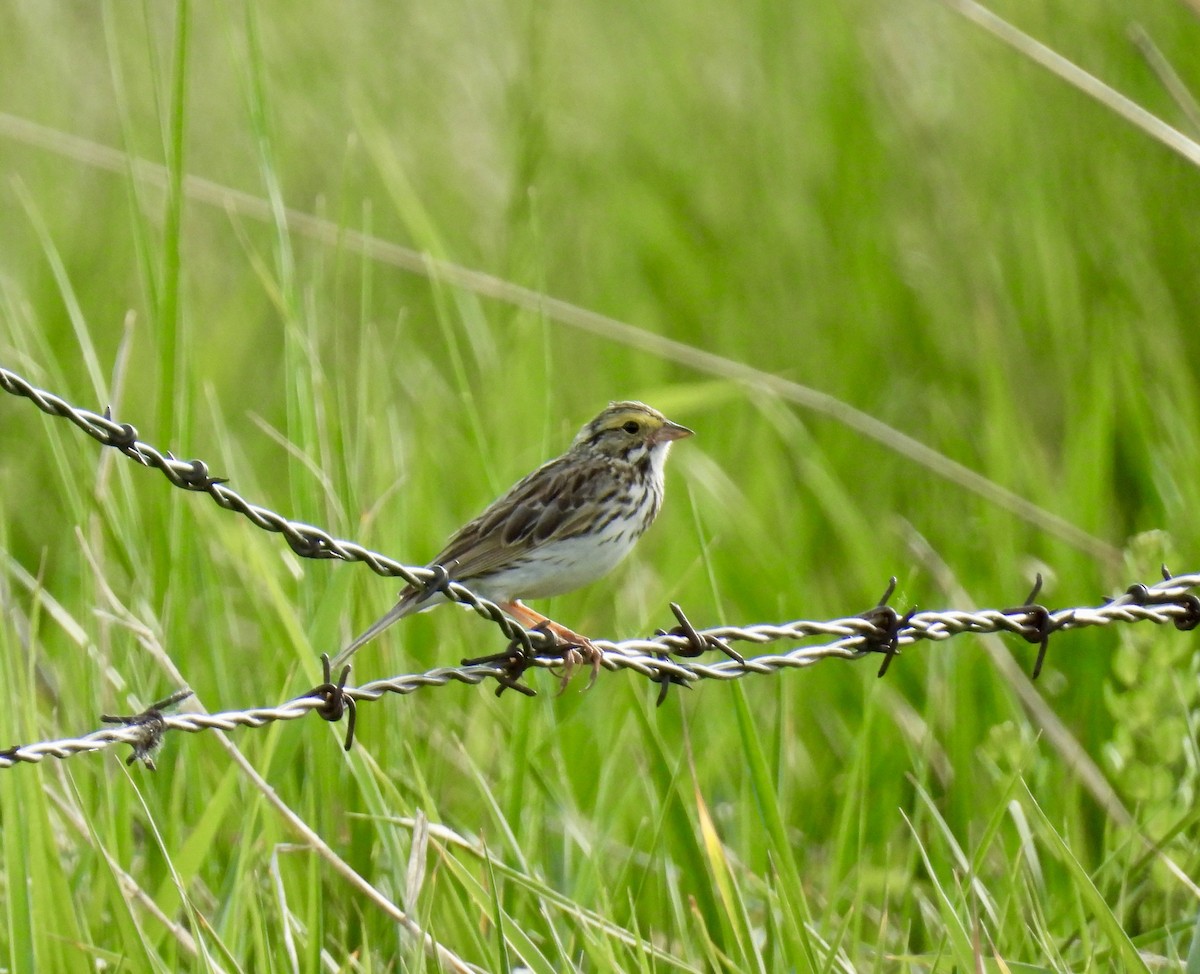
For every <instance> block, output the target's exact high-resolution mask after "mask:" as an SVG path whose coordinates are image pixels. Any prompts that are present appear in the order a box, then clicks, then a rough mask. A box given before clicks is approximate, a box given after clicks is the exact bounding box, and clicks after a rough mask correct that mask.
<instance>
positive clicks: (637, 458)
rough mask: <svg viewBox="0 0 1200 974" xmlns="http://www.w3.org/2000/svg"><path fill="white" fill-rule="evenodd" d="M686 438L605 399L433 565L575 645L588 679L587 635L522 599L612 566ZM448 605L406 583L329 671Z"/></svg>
mask: <svg viewBox="0 0 1200 974" xmlns="http://www.w3.org/2000/svg"><path fill="white" fill-rule="evenodd" d="M691 435H692V431H691V430H690V429H688V428H687V427H686V426H680V425H679V424H678V423H673V422H671V421H670V420H669V419H667V418H666V417H665V416H664V415H663V414H662V413H660V412H658V410H656V409H651V408H650V407H649V406H647V405H645V404H644V403H640V402H614V403H610V404H609V405H608V407H607V408H606V409H605V410H604V411H603V412H601V413H600V415H599V416H597V417H596V418H595V419H593V420H592V421H591V422H590V423H588V424H587V425H586V426H584V427H583V429H581V430H580V431H579V434H578V435H577V436H576V437H575V440H574V442H572V444H571V447H570V449H568V450H567V452H566V453H564V454H563V455H562V456H560V457H557V458H555V459H554V460H551V461H550V462H549V463H546V464H543V465H542V466H540V467H538V468H537V470H535V471H533V473H531V474H529V475H528V476H527V477H525V479H523V480H521V481H519V482H518V483H517V484H515V485H513V486H512V487H511V488H510V489H509V490H508V492H507V493H505V494H504V495H503V496H502V497H500V498H499V499H498V500H496V501H495V502H493V503H492V505H491V506H490V507H488V509H487V510H485V511H484V512H483V513H482V514H480V515H479V516H478V517H477V518H475V520H473V521H471V522H470V523H469V524H467V525H465V526H464V527H462V528H460V529H459V530H458V531H457V532H456V533H455V534H454V535H453V536H452V537H451V538H450V540H449V541H447V542H446V547H445V548H444V549H442V551H441V553H440V554H439V555H438V556H437V557H436V558H434V559H433V561H432V562H431V563H430V567H433V566H440V567H441V568H443V569H444V570H445V573H446V576H447V580H448V581H452V582H461V583H462V584H463V585H465V586H466V587H467V588H469V589H470V590H471V591H472V592H474V593H476V594H477V595H479V596H480V597H482V598H485V599H487V600H489V601H491V602H494V603H496V605H498V606H499V607H500V608H501V609H503V610H504V611H505V612H506V613H508V614H509V615H510V616H512V617H513V618H514V619H516V620H517V621H518V622H520V623H521V624H522V625H523V626H525V627H527V628H530V629H532V628H534V627H538V628H541V629H544V630H546V631H548V632H550V633H552V634H553V635H554V636H555V637H556V638H557V639H558V640H559V642H560V643H561V644H562V645H563V646H564V647H570V648H572V651H575V650H577V651H578V653H579V656H581V657H582V658H583V659H585V660H587V661H588V662H590V663H591V665H592V677H593V679H594V678H595V674H596V673H597V672H598V670H599V666H600V660H601V653H600V651H599V650H597V649H596V648H595V647H594V646H593V645H592V643H591V641H590V640H589V639H588V638H587V637H586V636H581V635H580V634H579V633H576V632H572V631H571V630H570V629H568V628H567V627H566V626H562V625H559V624H558V623H557V622H553V621H552V620H550V619H548V618H547V617H546V616H544V615H542V614H541V613H539V612H535V611H534V610H533V609H530V608H529V607H528V606H526V605H523V604H522V602H521V600H522V599H539V598H548V597H550V596H552V595H561V594H563V593H564V592H570V591H573V590H574V589H577V588H580V587H582V586H584V585H587V584H589V583H591V582H594V581H596V580H597V579H599V578H602V577H603V576H605V575H607V574H608V573H609V572H610V571H612V569H613V568H614V567H615V566H616V564H617V563H618V562H619V561H621V559H622V558H624V557H625V556H626V555H627V554H629V552H630V551H631V550H632V549H633V546H634V544H635V543H636V542H637V540H638V538H640V537H641V536H642V534H643V533H644V532H645V530H646V529H647V528H648V527H650V525H651V524H652V523H653V522H654V519H655V518H656V517H657V516H658V512H659V509H660V508H661V507H662V499H663V466H664V464H665V463H666V460H667V454H668V453H669V452H670V449H671V444H672V443H673V442H674V441H675V440H678V439H682V438H683V437H685V436H691ZM446 601H447V597H446V595H445V594H444V593H443V592H442V591H433V592H429V591H427V590H426V589H424V588H423V587H420V586H413V585H409V586H407V587H406V588H405V589H404V590H403V591H401V593H400V600H399V601H398V602H397V603H396V604H395V605H394V606H392V608H391V609H390V610H389V611H388V612H387V614H386V615H384V616H383V617H382V618H381V619H379V621H378V622H376V623H375V624H374V625H372V626H371V627H370V628H369V629H367V630H366V632H364V633H363V634H362V635H361V636H359V637H358V638H357V639H355V640H354V641H353V642H352V643H350V645H349V646H347V647H346V648H345V649H343V650H342V651H341V652H340V653H339V654H338V655H337V658H336V659H335V660H334V661H333V668H334V669H336V668H337V667H339V666H341V665H342V664H343V663H344V662H345V661H346V660H348V659H349V658H350V657H351V656H352V655H353V654H354V653H355V651H357V650H358V648H359V647H360V646H362V645H363V644H364V643H365V642H367V641H368V640H370V639H374V638H375V637H376V636H378V635H379V634H380V633H381V632H383V630H385V629H386V628H387V627H388V626H390V625H391V624H392V623H394V622H396V621H397V620H398V619H403V618H404V617H405V616H407V615H412V614H413V613H414V612H421V611H423V610H425V609H428V608H432V607H433V606H435V605H439V604H441V603H443V602H446ZM568 658H570V657H568Z"/></svg>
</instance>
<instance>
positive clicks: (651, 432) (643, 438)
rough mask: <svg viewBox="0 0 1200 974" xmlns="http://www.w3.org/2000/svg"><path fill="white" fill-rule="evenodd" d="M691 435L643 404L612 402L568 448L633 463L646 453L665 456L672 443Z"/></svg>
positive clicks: (581, 431) (683, 427)
mask: <svg viewBox="0 0 1200 974" xmlns="http://www.w3.org/2000/svg"><path fill="white" fill-rule="evenodd" d="M691 435H692V431H691V430H690V429H688V428H687V427H686V426H680V425H679V424H678V423H672V422H671V421H670V420H669V419H667V417H666V416H664V415H663V414H662V413H660V412H659V411H658V410H657V409H651V408H650V407H649V406H647V405H646V404H645V403H641V402H614V403H609V405H608V408H606V409H605V410H604V411H603V412H601V413H600V415H599V416H597V417H596V418H595V419H593V420H592V421H591V422H590V423H588V424H587V425H586V426H585V427H584V428H583V429H581V430H580V431H579V435H578V436H576V437H575V442H574V443H572V444H571V449H572V450H586V451H588V452H594V453H602V454H605V455H606V456H612V457H619V458H621V459H622V460H626V461H628V462H630V463H634V462H636V461H637V460H638V459H640V458H641V457H643V456H646V455H647V454H650V455H658V456H665V455H666V453H667V450H668V448H669V447H670V445H671V443H672V442H674V441H675V440H680V439H683V438H684V437H685V436H691Z"/></svg>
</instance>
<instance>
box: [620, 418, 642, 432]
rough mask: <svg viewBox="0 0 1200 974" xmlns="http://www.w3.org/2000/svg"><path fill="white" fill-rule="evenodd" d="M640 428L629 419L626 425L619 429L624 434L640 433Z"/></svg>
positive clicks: (635, 421)
mask: <svg viewBox="0 0 1200 974" xmlns="http://www.w3.org/2000/svg"><path fill="white" fill-rule="evenodd" d="M641 428H642V424H641V423H639V422H638V421H637V420H635V419H631V420H630V421H629V422H628V423H626V424H625V425H623V426H622V427H621V429H623V430H624V431H625V432H626V433H637V432H640V431H641Z"/></svg>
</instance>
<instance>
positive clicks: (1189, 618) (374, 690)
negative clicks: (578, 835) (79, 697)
mask: <svg viewBox="0 0 1200 974" xmlns="http://www.w3.org/2000/svg"><path fill="white" fill-rule="evenodd" d="M0 388H2V389H4V390H5V391H6V392H10V393H12V394H13V395H18V396H23V397H25V398H27V399H29V400H31V401H32V402H33V403H34V404H35V405H37V406H38V408H39V409H41V410H43V411H44V412H46V413H49V414H50V415H52V416H58V417H62V418H65V419H68V420H70V421H71V422H72V423H74V424H75V425H76V426H78V427H80V429H82V430H84V432H86V433H88V435H90V436H92V437H93V438H94V439H96V440H97V441H98V442H100V443H102V444H104V445H105V446H111V447H114V448H116V449H118V450H120V451H121V452H122V453H124V454H125V455H126V456H128V457H130V458H132V459H134V460H136V461H137V462H139V463H141V464H143V465H144V466H150V467H156V468H158V469H159V470H161V471H162V472H163V474H164V475H166V477H167V478H168V479H169V480H170V481H171V483H172V484H174V485H175V486H177V487H182V488H184V489H186V490H193V491H203V492H205V493H207V494H209V495H210V496H211V497H212V498H213V500H215V501H216V502H217V503H218V504H219V505H221V507H223V508H225V509H226V510H231V511H237V512H239V513H241V514H243V515H244V516H246V517H247V518H249V519H250V520H251V521H252V522H253V523H254V524H255V525H256V526H258V527H260V528H262V529H263V530H266V531H272V532H275V533H278V534H281V535H283V537H284V538H285V539H286V540H287V542H288V544H289V546H290V547H291V548H292V550H293V551H295V552H296V553H297V554H299V555H302V556H303V557H307V558H338V559H341V560H343V561H358V562H362V563H364V564H366V565H367V566H368V567H370V568H371V569H372V570H373V571H375V572H377V573H378V574H380V575H384V576H395V577H400V578H403V579H404V580H405V581H407V582H410V583H413V584H417V585H424V586H427V587H434V588H441V589H442V590H443V591H445V593H446V594H447V596H449V598H450V599H452V600H453V601H456V602H461V603H463V604H465V605H469V606H471V607H472V608H473V609H475V611H476V612H478V613H479V614H480V615H482V616H484V617H485V618H487V619H489V620H491V621H492V622H494V623H495V624H496V625H498V626H499V627H500V629H501V630H502V631H503V632H504V633H505V635H506V636H507V637H508V639H509V649H508V650H507V651H506V652H505V653H500V654H497V655H496V656H493V657H487V658H485V659H483V660H475V661H470V660H467V661H464V662H463V664H462V665H460V666H447V667H438V668H436V669H432V670H428V671H426V672H423V673H412V674H406V675H401V676H396V677H392V678H389V679H385V680H375V681H372V682H370V683H365V684H363V685H362V686H358V687H354V686H346V685H345V680H346V677H347V676H348V673H349V667H347V668H346V669H345V670H343V671H342V673H341V674H340V678H338V679H337V680H336V682H335V678H334V676H332V675H331V674H330V672H329V664H328V659H327V658H326V660H325V682H324V683H322V684H321V685H320V686H318V687H314V688H313V689H312V690H310V691H309V692H308V693H306V694H303V695H301V696H299V697H296V698H293V699H291V700H288V701H285V702H284V703H281V704H279V705H278V706H275V707H255V708H252V709H247V710H233V711H227V712H223V713H215V714H209V713H173V714H167V713H164V712H163V711H164V710H166V709H169V708H170V707H173V706H175V705H177V704H179V703H181V702H182V701H184V700H185V699H186V697H187V696H189V695H190V694H189V692H188V691H181V692H180V693H177V694H175V695H173V696H172V697H170V698H168V699H167V700H164V701H160V702H159V703H157V704H154V705H153V706H151V707H149V708H147V709H146V710H145V711H143V712H142V713H140V714H134V715H128V716H122V717H108V716H106V717H104V718H103V719H104V720H105V721H106V722H108V723H111V724H114V725H116V726H111V727H105V728H102V729H100V730H96V731H93V732H92V733H90V734H85V735H83V736H81V737H76V738H64V739H60V740H53V741H42V742H39V743H35V744H25V745H15V746H13V747H10V748H7V749H5V750H0V769H3V768H10V767H13V766H14V765H17V764H37V763H39V762H41V761H42V760H44V759H45V758H47V757H55V758H68V757H72V756H74V755H76V754H83V753H90V752H93V751H100V750H104V749H106V748H109V747H111V746H113V745H114V744H129V745H131V746H132V747H133V749H134V750H133V755H132V757H131V758H130V761H131V762H132V761H137V760H140V761H142V762H143V763H145V764H146V765H147V766H148V767H150V768H153V767H154V760H153V758H154V755H155V753H156V752H157V750H158V748H159V747H160V746H161V744H162V740H163V737H164V735H165V734H166V733H167V731H172V730H177V731H184V732H187V733H198V732H200V731H206V730H226V731H228V730H233V729H235V728H238V727H263V726H265V725H266V724H270V723H273V722H274V721H278V720H295V719H296V718H299V717H303V716H305V715H306V714H308V713H310V712H313V711H316V712H318V713H319V714H321V716H323V717H325V718H326V719H328V720H339V719H340V718H341V717H342V716H343V714H347V713H348V714H349V717H350V734H349V735H348V737H347V742H346V747H347V749H349V746H350V742H351V740H352V736H353V718H354V714H355V711H356V707H357V704H358V703H362V702H369V701H373V700H378V699H379V698H380V697H382V696H384V695H385V694H390V693H396V694H409V693H413V692H415V691H417V690H420V689H422V688H424V687H439V686H445V685H447V684H449V683H454V682H457V683H467V684H472V685H476V684H479V683H482V682H484V681H485V680H495V681H496V683H497V685H498V686H497V693H499V692H502V691H503V690H505V689H515V690H519V691H521V692H523V693H532V692H533V691H532V689H530V688H529V687H528V686H526V685H524V684H522V683H521V682H520V679H521V677H522V675H523V674H524V672H525V671H526V670H528V669H531V668H539V669H545V668H551V667H562V666H563V650H562V647H560V646H557V645H556V644H555V642H554V640H553V637H550V636H548V635H547V634H544V633H539V632H536V631H533V632H530V631H527V630H525V629H524V627H522V626H520V625H519V624H518V623H516V622H515V621H514V620H512V619H510V618H508V617H507V616H506V615H504V613H503V612H502V611H501V610H500V609H499V608H498V607H497V606H496V605H494V604H493V603H491V602H488V601H487V600H485V599H481V598H479V597H478V596H476V595H475V594H474V593H472V592H471V591H470V590H469V589H467V588H465V587H464V586H462V585H459V584H457V583H455V582H448V581H447V579H446V577H445V572H444V571H440V572H439V571H437V570H432V569H428V568H415V567H411V566H406V565H402V564H400V563H398V562H395V561H392V560H391V559H390V558H387V557H385V556H384V555H381V554H378V553H377V552H373V551H369V550H368V549H366V548H363V547H362V546H361V545H358V544H355V543H353V542H350V541H341V540H338V539H335V538H333V537H332V536H331V535H329V534H328V533H327V532H325V531H322V530H321V529H320V528H316V527H313V526H311V525H306V524H301V523H299V522H296V521H291V520H288V519H287V518H285V517H283V516H282V515H280V514H277V513H275V512H274V511H270V510H267V509H266V508H263V507H259V506H257V505H254V504H251V503H249V502H248V501H246V500H245V499H244V498H243V497H241V496H240V495H239V494H237V493H236V492H235V491H233V490H231V489H230V488H228V487H226V486H225V483H226V482H225V481H224V480H222V479H221V478H217V477H213V476H211V475H210V474H209V472H208V467H207V465H206V464H205V463H204V462H203V461H201V460H191V461H184V460H178V459H176V458H175V457H174V456H173V455H172V454H170V453H169V452H168V453H162V452H160V451H159V450H157V449H155V448H154V447H152V446H150V445H149V444H146V443H143V442H141V441H140V440H138V438H137V431H136V430H135V429H134V428H133V427H132V426H130V425H128V424H123V423H118V422H115V421H114V420H113V419H112V418H111V417H110V416H108V415H101V414H99V413H94V412H90V411H88V410H84V409H78V408H76V407H74V406H71V405H70V404H69V403H67V402H65V401H64V400H62V399H61V398H59V397H58V396H55V395H52V394H51V393H48V392H45V391H43V390H40V389H37V388H35V387H34V386H32V385H30V384H29V383H28V382H26V381H25V380H24V379H22V378H20V377H19V376H17V375H15V374H14V373H12V372H9V371H8V370H6V369H4V368H0ZM1196 588H1200V573H1192V574H1185V575H1174V576H1172V575H1171V574H1170V572H1168V571H1167V570H1166V568H1165V567H1164V568H1163V579H1162V581H1159V582H1156V583H1154V584H1152V585H1146V584H1142V583H1140V582H1139V583H1135V584H1134V585H1131V586H1130V587H1129V588H1128V589H1127V590H1126V592H1125V594H1123V595H1122V596H1121V597H1119V598H1117V599H1111V600H1106V601H1105V603H1104V604H1102V605H1099V606H1094V607H1088V606H1085V607H1079V608H1067V609H1058V610H1050V609H1048V608H1046V607H1045V606H1044V605H1040V604H1038V603H1037V602H1036V601H1035V599H1036V598H1037V595H1038V593H1039V591H1040V589H1041V579H1040V577H1039V579H1038V582H1037V585H1035V587H1034V589H1033V591H1032V592H1031V593H1030V595H1029V598H1027V599H1026V600H1025V602H1024V603H1023V604H1021V605H1019V606H1016V607H1014V608H1009V609H980V610H975V611H958V610H953V609H951V610H943V611H929V612H918V611H916V609H915V608H913V609H910V610H909V611H907V612H906V613H904V614H901V613H899V612H898V611H897V610H896V609H894V608H892V607H891V606H889V605H888V604H887V603H888V600H889V599H890V597H891V595H892V593H893V591H894V589H895V579H892V581H891V584H890V585H889V586H888V588H887V591H886V592H885V593H884V595H883V597H882V598H881V599H880V601H879V602H878V604H877V605H875V606H873V607H872V608H870V609H868V610H866V611H865V612H863V613H860V614H858V615H855V616H850V617H847V618H843V619H834V620H829V621H824V622H821V621H807V620H795V621H791V622H784V623H778V624H757V625H748V626H717V627H714V628H709V629H696V628H695V627H694V626H693V625H692V623H691V622H690V621H689V620H688V618H687V616H686V615H685V614H684V613H683V610H682V609H680V608H679V607H678V606H677V605H674V604H672V606H671V609H672V611H673V612H674V613H675V616H676V618H677V620H678V622H679V625H678V626H676V627H675V628H674V629H671V630H670V631H667V632H664V631H662V630H660V631H659V632H658V633H657V634H656V635H655V636H654V637H653V638H650V639H629V640H623V641H621V642H609V641H606V640H594V641H593V642H594V645H595V646H596V648H597V649H599V650H600V651H601V652H602V654H603V658H602V661H601V666H602V667H603V668H604V669H607V670H611V671H616V670H631V671H633V672H635V673H638V674H639V675H641V676H644V677H646V678H647V679H648V680H650V681H651V682H653V683H657V684H659V685H660V687H661V690H662V692H661V694H660V696H659V703H661V702H662V700H663V698H664V697H665V694H666V691H667V690H668V688H669V687H671V686H681V687H690V686H692V685H694V684H696V683H698V682H699V681H701V680H734V679H738V678H740V677H743V676H746V675H748V674H752V673H753V674H759V675H766V674H773V673H777V672H779V671H780V670H785V669H798V668H803V667H807V666H811V665H813V664H814V663H817V662H820V661H821V660H825V659H845V660H858V659H862V658H863V657H865V656H867V655H869V654H871V653H876V654H882V656H883V662H882V665H881V666H880V669H879V675H880V676H883V675H884V674H885V673H886V672H887V670H888V667H889V665H890V663H891V661H892V660H893V659H894V657H895V656H897V655H899V654H900V652H901V651H902V650H903V649H904V647H906V646H910V645H912V644H914V643H917V642H920V641H922V640H932V641H935V642H937V641H941V640H944V639H949V638H951V637H953V636H957V635H961V634H963V633H976V634H984V633H1011V634H1014V635H1018V636H1020V637H1022V638H1023V639H1025V640H1026V641H1028V642H1030V643H1034V644H1036V645H1037V646H1038V653H1037V661H1036V663H1035V665H1034V671H1033V675H1034V676H1035V677H1036V676H1037V674H1038V672H1039V671H1040V670H1041V667H1042V663H1043V661H1044V658H1045V655H1046V651H1047V646H1048V643H1049V640H1050V637H1051V636H1052V635H1054V634H1057V633H1061V632H1066V631H1068V630H1072V629H1083V628H1087V627H1091V626H1106V625H1111V624H1113V623H1118V622H1121V623H1135V622H1153V623H1155V624H1157V625H1164V624H1167V623H1170V624H1173V625H1174V626H1175V627H1176V628H1177V629H1179V630H1184V631H1187V630H1192V629H1195V628H1196V627H1197V626H1198V625H1200V597H1198V596H1197V595H1196V594H1195V593H1194V592H1193V591H1192V590H1193V589H1196ZM814 638H822V639H825V640H827V641H825V642H823V643H820V644H818V645H807V646H800V647H797V648H795V649H792V650H791V651H789V652H787V653H782V654H772V655H762V656H754V657H750V658H745V657H743V656H742V655H741V654H740V653H738V652H737V651H736V650H734V649H733V648H732V647H731V646H730V644H731V643H750V644H754V645H763V644H766V643H771V642H778V641H784V642H801V641H804V640H809V639H814ZM710 650H720V651H722V652H723V653H724V654H725V656H726V657H727V658H726V659H721V660H718V661H716V662H713V663H698V662H692V661H691V660H692V659H694V658H695V657H697V656H699V655H700V654H702V653H704V652H708V651H710Z"/></svg>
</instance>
